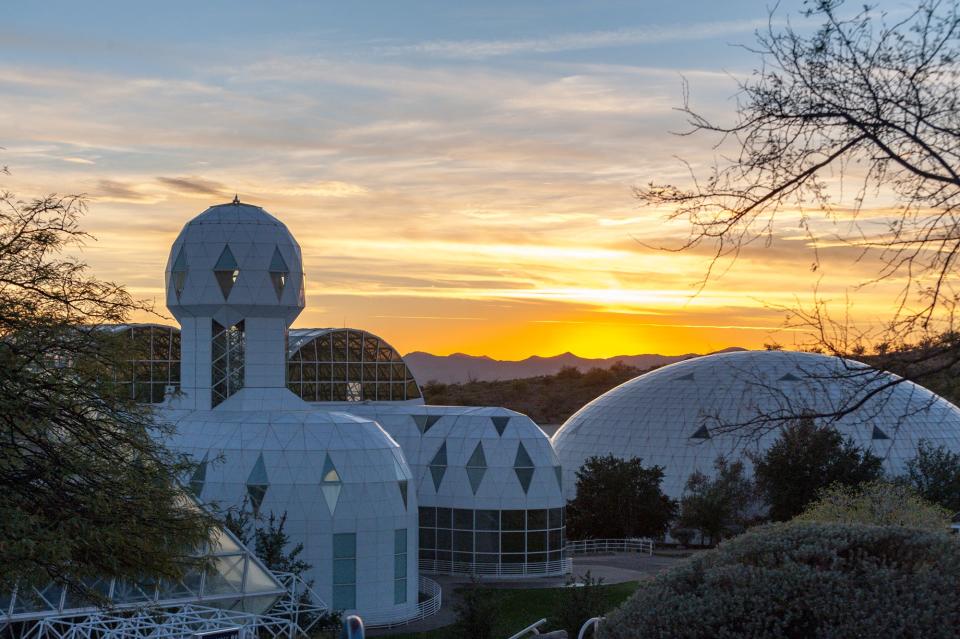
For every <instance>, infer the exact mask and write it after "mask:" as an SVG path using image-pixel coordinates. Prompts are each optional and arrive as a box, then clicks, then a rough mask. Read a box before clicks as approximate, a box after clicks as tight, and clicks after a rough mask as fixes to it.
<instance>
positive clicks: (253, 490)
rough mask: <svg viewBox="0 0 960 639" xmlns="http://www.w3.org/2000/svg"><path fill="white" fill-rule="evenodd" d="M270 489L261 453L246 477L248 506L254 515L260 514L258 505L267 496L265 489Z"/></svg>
mask: <svg viewBox="0 0 960 639" xmlns="http://www.w3.org/2000/svg"><path fill="white" fill-rule="evenodd" d="M269 487H270V479H269V478H268V477H267V467H266V465H265V464H264V463H263V453H260V456H259V457H257V463H255V464H254V465H253V470H251V471H250V476H249V477H247V496H248V497H249V498H250V505H251V506H253V512H254V514H258V513H259V512H260V505H261V504H262V503H263V498H264V497H265V496H266V494H267V488H269Z"/></svg>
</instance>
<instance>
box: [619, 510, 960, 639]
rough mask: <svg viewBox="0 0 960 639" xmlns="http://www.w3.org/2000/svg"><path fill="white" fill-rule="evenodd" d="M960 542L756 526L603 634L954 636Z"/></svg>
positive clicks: (875, 529) (649, 586)
mask: <svg viewBox="0 0 960 639" xmlns="http://www.w3.org/2000/svg"><path fill="white" fill-rule="evenodd" d="M958 588H960V543H958V541H957V539H956V538H955V537H952V536H948V535H943V534H939V533H931V532H925V531H920V530H914V529H909V528H902V527H896V526H868V525H862V524H825V523H814V522H790V523H786V524H771V525H767V526H762V527H759V528H755V529H752V530H750V531H748V532H747V533H745V534H743V535H741V536H739V537H736V538H733V539H731V540H729V541H726V542H724V543H722V544H721V545H720V546H719V547H718V548H716V549H715V550H711V551H707V552H704V553H701V554H699V555H697V556H696V557H694V558H691V559H690V560H689V561H687V562H685V563H684V564H682V565H680V566H677V567H675V568H673V569H672V570H669V571H668V572H666V573H663V574H662V575H659V576H658V577H656V578H654V579H652V580H650V581H648V582H644V583H641V585H640V587H639V588H638V589H637V591H636V592H635V593H634V595H633V596H632V597H631V598H630V599H628V600H627V601H626V602H625V603H624V604H623V605H622V606H621V607H620V608H618V609H617V610H615V611H614V612H612V613H611V614H610V615H609V616H608V618H607V621H606V622H605V623H604V624H603V626H602V627H601V634H600V636H601V637H603V638H604V639H626V638H628V637H629V638H641V637H671V638H687V639H689V638H695V637H696V638H699V637H703V638H706V637H711V638H713V637H717V638H733V637H737V638H740V637H765V638H766V637H770V638H774V637H790V638H798V639H799V638H801V637H803V638H806V637H831V638H834V637H837V638H843V637H924V638H927V637H955V636H956V634H957V628H960V597H957V591H958Z"/></svg>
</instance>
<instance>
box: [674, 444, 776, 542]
mask: <svg viewBox="0 0 960 639" xmlns="http://www.w3.org/2000/svg"><path fill="white" fill-rule="evenodd" d="M714 470H715V474H714V477H713V478H711V477H708V476H707V475H705V474H704V473H701V472H700V471H696V472H694V473H693V474H692V475H690V478H689V479H688V480H687V485H686V489H685V491H684V494H683V497H682V498H681V500H680V518H679V522H678V523H679V525H680V526H681V527H684V528H692V529H694V530H698V531H700V534H701V536H702V537H704V538H706V539H708V540H709V543H711V544H716V543H718V542H719V541H720V540H721V539H723V538H724V537H727V536H729V535H731V534H735V533H738V532H742V531H743V530H744V529H745V528H746V524H747V522H748V521H749V519H750V515H751V510H755V509H756V505H757V504H756V498H755V489H754V485H753V482H752V481H751V480H750V478H749V477H747V476H746V474H745V470H744V467H743V462H740V461H735V462H728V461H727V460H726V459H724V458H723V457H718V458H717V459H716V461H715V462H714ZM678 539H679V538H678ZM684 545H686V544H684Z"/></svg>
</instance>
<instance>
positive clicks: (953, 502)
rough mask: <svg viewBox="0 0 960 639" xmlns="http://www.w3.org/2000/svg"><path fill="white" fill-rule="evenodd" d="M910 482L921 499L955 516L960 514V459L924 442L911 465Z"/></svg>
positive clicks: (909, 470)
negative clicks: (939, 506) (937, 505)
mask: <svg viewBox="0 0 960 639" xmlns="http://www.w3.org/2000/svg"><path fill="white" fill-rule="evenodd" d="M907 479H908V480H909V481H910V483H911V484H913V487H914V488H916V489H917V492H919V493H920V496H921V497H923V498H924V499H926V500H928V501H932V502H934V503H935V504H940V505H941V506H943V507H944V508H946V509H948V510H949V511H950V512H951V513H957V512H960V455H958V454H957V453H954V452H952V451H950V450H948V449H947V448H946V447H944V446H934V445H933V444H931V443H930V442H928V441H926V440H924V439H921V440H920V443H919V445H918V446H917V455H916V456H915V457H914V458H913V459H911V460H910V461H908V462H907Z"/></svg>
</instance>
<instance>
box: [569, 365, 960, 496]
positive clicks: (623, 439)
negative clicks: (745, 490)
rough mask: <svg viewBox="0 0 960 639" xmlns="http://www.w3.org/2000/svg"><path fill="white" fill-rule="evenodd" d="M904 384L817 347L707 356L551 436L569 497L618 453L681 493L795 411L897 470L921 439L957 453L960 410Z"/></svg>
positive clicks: (607, 399) (640, 384)
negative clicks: (589, 466)
mask: <svg viewBox="0 0 960 639" xmlns="http://www.w3.org/2000/svg"><path fill="white" fill-rule="evenodd" d="M898 380H899V378H897V377H895V376H894V375H891V374H889V373H883V372H880V371H877V370H875V369H872V368H870V367H869V366H867V365H865V364H862V363H859V362H854V361H851V360H843V359H840V358H836V357H828V356H824V355H818V354H812V353H797V352H786V351H743V352H735V353H723V354H717V355H709V356H705V357H699V358H696V359H691V360H686V361H683V362H678V363H676V364H671V365H669V366H665V367H663V368H659V369H657V370H654V371H651V372H649V373H646V374H644V375H641V376H639V377H636V378H634V379H632V380H630V381H628V382H626V383H624V384H622V385H620V386H618V387H616V388H614V389H612V390H610V391H609V392H607V393H605V394H603V395H601V396H600V397H598V398H597V399H595V400H593V401H592V402H590V403H589V404H587V405H586V406H584V407H583V408H581V409H580V410H579V411H577V413H575V414H574V415H573V416H571V417H570V418H569V419H568V420H567V421H566V423H564V424H563V426H562V427H561V428H560V429H559V430H558V431H557V432H556V434H554V436H553V438H552V442H553V445H554V448H555V449H556V451H557V455H558V457H559V458H560V462H561V463H562V464H563V468H564V489H565V491H566V493H567V494H568V495H572V493H573V490H574V484H575V477H574V473H575V471H576V470H577V469H579V468H580V466H581V465H582V464H583V462H584V461H585V460H586V459H587V458H588V457H590V456H593V455H607V454H614V455H617V456H619V457H633V456H636V457H640V458H642V459H643V461H644V464H645V465H650V464H658V465H661V466H663V467H664V469H665V479H664V486H663V488H664V491H665V492H667V493H668V494H670V495H672V496H679V495H680V494H681V493H682V492H683V487H684V484H685V483H686V480H687V478H688V477H689V476H690V474H691V473H692V472H693V471H695V470H700V471H703V472H706V473H710V472H711V471H712V465H713V462H714V460H715V459H716V457H717V456H719V455H724V456H727V457H740V456H742V454H743V452H744V451H745V450H748V449H763V448H765V447H767V446H769V445H770V444H771V443H772V442H773V441H774V440H775V439H776V437H777V435H778V432H779V430H780V428H781V427H782V426H783V424H784V423H785V422H786V421H789V420H790V419H791V418H794V417H797V416H799V415H811V416H813V417H814V419H815V420H816V421H818V422H819V423H830V424H831V425H833V426H834V427H835V428H837V429H838V430H839V431H840V432H842V433H843V434H844V435H845V436H848V437H850V438H851V439H853V441H854V442H855V443H856V444H857V445H859V446H861V447H864V448H869V449H870V450H872V451H873V452H874V454H876V455H878V456H879V457H881V458H883V459H884V460H885V465H886V467H887V469H888V470H890V471H892V472H895V473H899V472H902V470H903V467H904V464H905V462H906V461H907V460H908V459H910V458H911V457H913V456H914V455H915V454H916V446H917V443H918V442H919V440H920V439H926V440H928V441H930V442H931V443H933V444H935V445H940V444H942V445H945V446H947V447H948V448H949V449H951V450H955V451H960V409H958V408H957V407H956V406H954V405H953V404H951V403H950V402H948V401H947V400H945V399H943V398H941V397H939V396H937V395H935V394H933V393H931V392H930V391H928V390H927V389H925V388H922V387H921V386H918V385H916V384H913V383H912V382H907V381H902V380H900V381H899V383H897V382H898ZM861 403H862V405H860V404H861ZM854 409H855V410H854ZM845 411H850V412H849V413H848V414H845V415H842V416H840V417H839V418H836V417H834V418H830V417H827V415H830V414H832V413H836V412H845ZM731 431H732V432H731ZM744 435H748V436H746V437H744Z"/></svg>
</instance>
